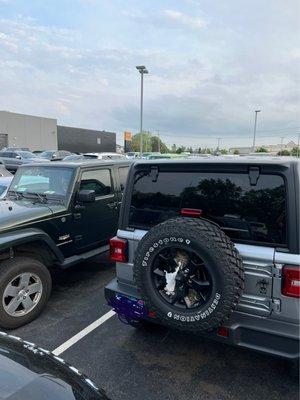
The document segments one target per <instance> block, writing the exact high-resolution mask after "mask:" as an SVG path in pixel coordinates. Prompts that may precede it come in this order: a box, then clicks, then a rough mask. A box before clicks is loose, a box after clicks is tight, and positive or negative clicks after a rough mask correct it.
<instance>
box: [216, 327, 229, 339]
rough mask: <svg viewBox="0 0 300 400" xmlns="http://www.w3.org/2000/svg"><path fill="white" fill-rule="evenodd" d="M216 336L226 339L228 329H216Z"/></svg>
mask: <svg viewBox="0 0 300 400" xmlns="http://www.w3.org/2000/svg"><path fill="white" fill-rule="evenodd" d="M217 335H218V336H222V337H224V338H228V337H229V329H228V328H226V327H225V326H220V327H219V328H218V329H217Z"/></svg>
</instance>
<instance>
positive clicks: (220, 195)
mask: <svg viewBox="0 0 300 400" xmlns="http://www.w3.org/2000/svg"><path fill="white" fill-rule="evenodd" d="M140 168H142V166H141V167H140ZM168 168H169V169H170V167H168V164H160V165H159V166H158V167H154V166H153V167H152V168H151V169H150V172H147V171H145V172H144V173H143V174H142V173H141V172H138V175H137V176H136V177H135V184H134V187H133V192H132V200H131V208H130V213H129V220H128V226H129V227H130V228H136V229H142V230H148V229H149V228H151V227H152V226H154V225H156V224H158V223H160V222H163V221H164V220H166V219H169V218H172V217H175V216H178V215H180V213H181V209H184V208H187V209H197V210H198V211H199V212H200V213H201V216H202V217H203V218H205V219H207V220H211V221H212V222H214V223H217V224H218V225H219V226H220V228H221V229H222V230H223V231H224V232H225V233H226V234H227V235H228V236H229V237H230V238H231V240H232V241H233V242H234V243H235V246H236V247H237V249H238V251H239V252H240V255H241V257H242V259H243V265H244V270H245V289H244V293H243V296H242V297H241V299H240V301H239V305H238V310H239V311H242V312H246V313H250V314H253V315H259V316H262V317H266V316H269V315H271V314H272V313H274V314H275V313H279V312H280V299H279V298H278V296H277V294H275V293H273V287H275V286H274V285H275V282H276V273H277V272H276V266H275V259H276V257H275V249H276V248H282V249H283V250H282V251H283V252H284V251H288V242H287V227H286V225H287V221H286V215H287V208H288V207H287V201H286V199H287V194H286V193H287V187H286V179H285V176H284V174H283V173H282V171H280V170H277V169H276V168H274V167H272V166H271V167H270V166H266V167H264V166H259V167H257V166H248V165H246V164H244V165H240V166H236V165H235V166H234V165H232V166H231V165H228V164H227V165H222V164H218V165H215V166H213V165H212V164H210V165H207V166H206V169H207V170H206V171H205V166H204V167H203V166H201V165H200V166H197V167H193V166H191V167H190V166H188V167H187V168H191V169H192V170H191V171H185V170H184V169H181V170H180V169H179V168H180V166H177V165H175V166H174V167H173V170H168ZM171 168H172V167H171ZM175 168H178V170H176V169H175ZM181 168H182V167H181ZM196 168H197V169H198V168H199V170H198V171H197V170H196ZM226 169H227V171H226Z"/></svg>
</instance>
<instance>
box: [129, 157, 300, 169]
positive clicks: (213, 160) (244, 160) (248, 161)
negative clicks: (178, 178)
mask: <svg viewBox="0 0 300 400" xmlns="http://www.w3.org/2000/svg"><path fill="white" fill-rule="evenodd" d="M134 164H135V165H136V166H140V165H168V164H169V165H177V164H178V165H185V164H187V165H192V164H196V165H201V164H202V165H210V164H226V165H230V164H233V165H237V164H242V165H257V166H259V165H274V166H275V165H280V166H283V167H290V166H292V165H298V166H299V165H300V159H299V158H295V157H278V156H274V157H264V156H244V157H220V156H218V157H214V156H212V157H203V158H202V157H199V158H197V157H192V158H184V159H182V158H181V159H156V160H136V161H134Z"/></svg>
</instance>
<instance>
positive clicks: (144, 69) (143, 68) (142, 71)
mask: <svg viewBox="0 0 300 400" xmlns="http://www.w3.org/2000/svg"><path fill="white" fill-rule="evenodd" d="M136 69H137V70H138V71H139V72H140V73H141V74H148V73H149V72H148V70H147V69H146V67H145V65H137V66H136Z"/></svg>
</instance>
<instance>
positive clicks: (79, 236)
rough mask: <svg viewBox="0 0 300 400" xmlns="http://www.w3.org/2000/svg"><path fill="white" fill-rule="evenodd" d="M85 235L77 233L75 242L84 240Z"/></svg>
mask: <svg viewBox="0 0 300 400" xmlns="http://www.w3.org/2000/svg"><path fill="white" fill-rule="evenodd" d="M82 238H83V236H82V235H76V236H75V237H74V243H77V242H80V240H82Z"/></svg>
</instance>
